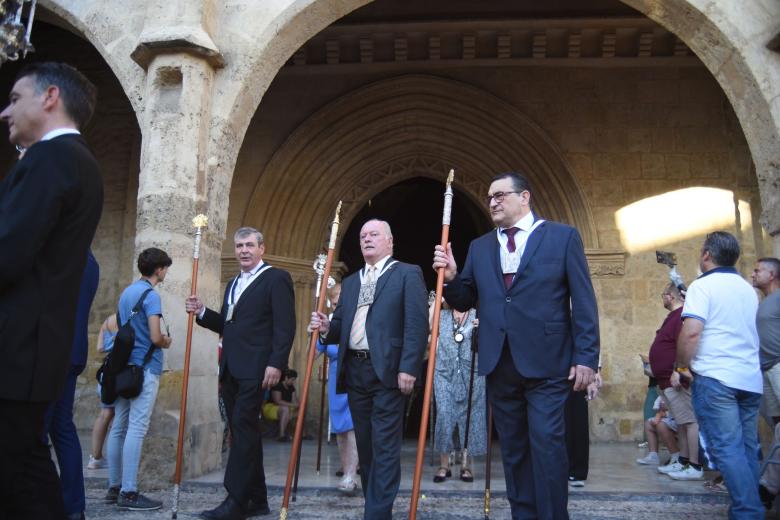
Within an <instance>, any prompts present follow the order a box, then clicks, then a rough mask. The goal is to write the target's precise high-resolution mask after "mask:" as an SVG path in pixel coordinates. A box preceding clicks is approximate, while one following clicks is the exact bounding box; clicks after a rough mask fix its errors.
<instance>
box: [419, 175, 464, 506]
mask: <svg viewBox="0 0 780 520" xmlns="http://www.w3.org/2000/svg"><path fill="white" fill-rule="evenodd" d="M454 178H455V170H450V174H449V175H448V176H447V188H446V189H445V190H444V211H443V215H442V220H441V246H442V247H443V248H444V249H445V250H446V249H447V242H448V241H449V237H450V217H451V216H452V181H453V180H454ZM443 293H444V268H443V267H440V268H439V269H438V275H437V277H436V298H435V300H434V303H433V324H432V326H431V343H430V345H428V370H427V375H426V379H425V393H424V394H423V409H422V417H421V418H420V434H419V436H418V437H417V460H416V462H415V465H414V480H413V481H412V498H411V503H410V505H409V519H410V520H415V519H416V518H417V503H418V500H419V498H420V479H421V478H422V469H423V459H424V458H425V433H426V430H427V429H428V421H429V420H430V412H431V394H432V393H433V372H434V369H435V367H436V344H437V343H438V341H439V317H440V316H441V296H442V294H443Z"/></svg>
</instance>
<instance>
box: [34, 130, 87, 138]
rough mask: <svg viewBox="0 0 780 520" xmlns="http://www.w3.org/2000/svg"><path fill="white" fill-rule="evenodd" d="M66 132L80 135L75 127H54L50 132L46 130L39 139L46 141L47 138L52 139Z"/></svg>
mask: <svg viewBox="0 0 780 520" xmlns="http://www.w3.org/2000/svg"><path fill="white" fill-rule="evenodd" d="M67 134H76V135H81V132H79V131H78V130H76V129H75V128H55V129H54V130H51V131H50V132H46V134H45V135H44V136H43V137H41V141H48V140H49V139H54V138H55V137H59V136H61V135H67Z"/></svg>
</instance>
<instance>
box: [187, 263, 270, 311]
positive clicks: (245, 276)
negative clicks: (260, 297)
mask: <svg viewBox="0 0 780 520" xmlns="http://www.w3.org/2000/svg"><path fill="white" fill-rule="evenodd" d="M264 265H266V264H265V262H263V261H262V260H260V263H259V264H257V265H256V266H255V267H254V269H252V270H251V271H248V272H244V271H241V274H239V275H238V277H236V278H234V279H233V281H232V282H230V292H229V293H228V301H227V303H228V305H231V304H232V305H235V304H236V303H237V302H238V299H239V298H241V295H242V294H243V293H244V290H245V289H246V288H247V287H249V285H250V284H251V283H252V282H254V281H255V278H257V277H258V276H260V274H261V273H262V272H263V271H265V269H262V267H263V266H264ZM269 267H270V266H269ZM205 314H206V306H205V305H204V306H203V307H201V309H200V312H199V313H198V319H203V316H204V315H205Z"/></svg>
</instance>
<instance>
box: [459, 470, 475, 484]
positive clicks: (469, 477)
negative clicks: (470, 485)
mask: <svg viewBox="0 0 780 520" xmlns="http://www.w3.org/2000/svg"><path fill="white" fill-rule="evenodd" d="M460 479H461V480H462V481H463V482H474V475H473V474H472V473H471V470H470V469H469V468H463V469H461V470H460Z"/></svg>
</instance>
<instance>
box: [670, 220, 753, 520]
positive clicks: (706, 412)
mask: <svg viewBox="0 0 780 520" xmlns="http://www.w3.org/2000/svg"><path fill="white" fill-rule="evenodd" d="M738 258H739V242H737V239H736V238H735V237H734V236H733V235H732V234H730V233H726V232H725V231H715V232H713V233H710V234H709V235H707V238H706V239H705V240H704V246H702V250H701V258H700V259H699V266H700V268H701V271H702V273H704V274H702V275H701V276H700V277H699V278H698V279H696V281H694V282H693V283H692V284H691V286H690V287H689V288H688V293H687V294H686V297H685V306H684V307H683V312H682V319H683V327H682V330H681V331H680V336H679V338H678V344H677V371H678V372H679V373H680V376H681V377H683V378H686V377H692V378H693V384H692V388H693V408H694V411H695V412H696V416H697V418H698V420H699V427H700V429H701V431H702V433H703V435H704V438H705V440H706V441H707V444H708V445H709V448H710V453H711V455H712V457H713V459H715V463H716V464H717V465H718V469H720V472H721V474H722V475H723V479H724V482H725V484H726V487H727V488H728V490H729V494H730V495H731V507H730V510H729V518H737V519H743V518H745V519H747V518H751V519H753V518H755V519H763V518H764V508H763V506H762V504H761V500H760V499H759V496H758V456H757V453H758V449H757V442H758V439H757V437H758V434H757V431H758V407H759V403H760V401H761V392H762V390H763V380H762V377H761V368H760V365H759V361H758V333H757V332H756V310H757V309H758V297H757V295H756V293H755V291H754V290H753V287H752V286H751V285H750V284H749V283H748V282H746V281H745V280H744V279H743V278H742V276H740V274H739V272H738V271H737V270H736V269H735V268H734V265H735V264H736V263H737V259H738ZM688 367H690V370H689V368H688Z"/></svg>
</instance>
